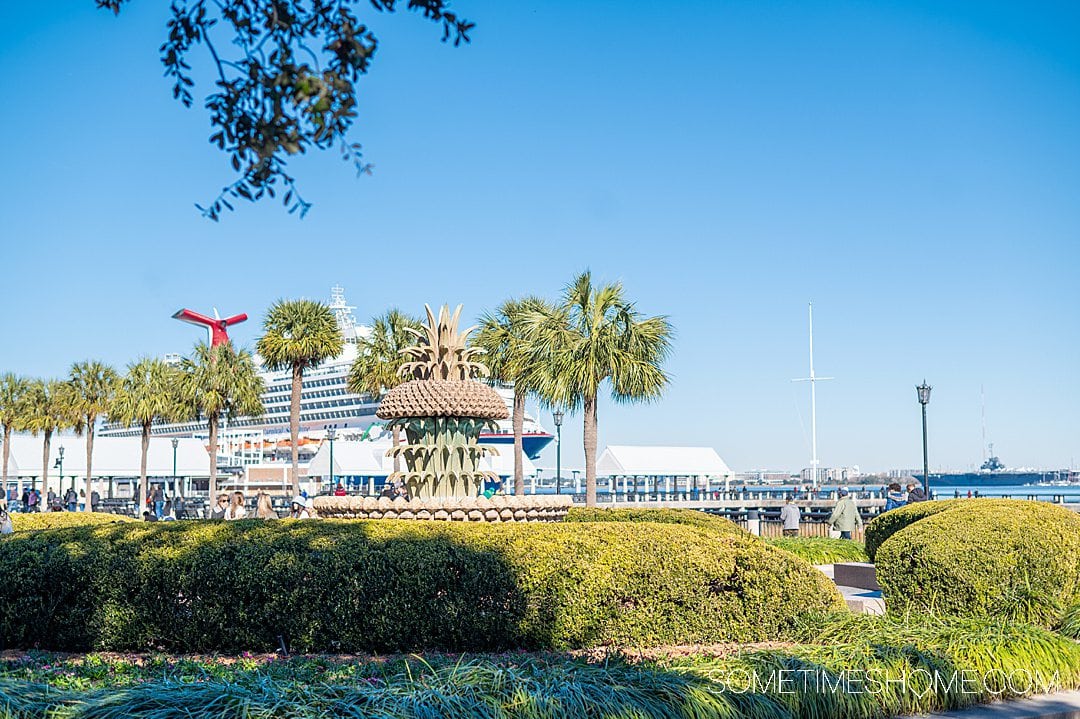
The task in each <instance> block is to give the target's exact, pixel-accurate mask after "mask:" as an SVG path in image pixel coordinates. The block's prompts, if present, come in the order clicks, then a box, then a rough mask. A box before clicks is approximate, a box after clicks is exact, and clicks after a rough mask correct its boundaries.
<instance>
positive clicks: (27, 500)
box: [21, 488, 31, 514]
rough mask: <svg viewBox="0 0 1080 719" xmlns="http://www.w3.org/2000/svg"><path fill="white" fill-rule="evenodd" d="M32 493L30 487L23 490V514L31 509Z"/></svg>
mask: <svg viewBox="0 0 1080 719" xmlns="http://www.w3.org/2000/svg"><path fill="white" fill-rule="evenodd" d="M30 494H31V493H30V490H29V488H27V489H24V490H23V493H22V502H21V504H22V511H23V514H26V513H27V512H29V511H30Z"/></svg>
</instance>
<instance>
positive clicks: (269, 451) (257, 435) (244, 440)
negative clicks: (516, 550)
mask: <svg viewBox="0 0 1080 719" xmlns="http://www.w3.org/2000/svg"><path fill="white" fill-rule="evenodd" d="M329 306H330V309H331V310H333V312H334V314H335V316H336V317H337V321H338V326H339V327H341V331H342V334H343V335H344V336H345V347H344V349H343V350H342V353H341V354H340V355H339V356H337V357H335V358H334V359H332V360H328V361H326V362H323V363H322V364H320V365H319V366H318V367H316V368H314V369H310V370H307V371H306V372H304V384H303V389H302V391H301V395H300V439H299V445H300V452H301V457H302V458H304V457H305V455H306V457H307V458H310V456H311V455H313V454H314V452H315V451H316V450H317V449H318V444H319V443H320V442H321V441H322V439H323V438H325V437H326V433H327V430H329V429H331V428H332V429H334V431H335V432H336V434H337V437H338V438H339V439H343V440H368V439H370V440H375V439H379V438H380V436H381V435H382V434H383V426H382V422H381V421H380V420H379V419H378V418H377V417H376V416H375V410H376V409H377V408H378V406H379V401H378V399H377V398H374V397H371V396H368V395H358V394H354V393H352V392H349V390H348V388H347V386H346V385H347V382H348V377H349V369H350V368H351V367H352V364H353V361H354V360H355V359H356V356H357V351H358V346H357V343H358V342H359V340H361V339H363V338H365V337H367V336H368V335H369V333H370V332H371V328H370V327H367V326H366V325H361V324H358V323H357V322H356V318H355V316H354V315H353V310H354V309H355V307H352V306H350V305H349V304H348V303H347V302H346V300H345V290H344V289H343V288H342V287H333V288H331V294H330V305H329ZM179 360H180V357H179V355H168V356H167V357H166V361H170V362H179ZM256 361H259V358H258V357H256ZM260 374H261V375H262V378H263V381H264V382H265V383H266V390H265V392H264V394H263V396H262V401H263V414H262V415H261V416H259V417H235V418H233V419H231V420H228V421H225V420H222V426H221V429H220V432H219V434H220V445H221V446H220V449H219V453H220V455H221V460H222V461H223V462H224V463H225V464H226V466H228V465H235V466H241V465H250V464H260V463H263V462H266V461H275V460H284V459H287V458H289V456H290V454H291V451H290V441H289V401H290V396H291V392H292V378H291V372H290V371H289V370H283V371H278V372H271V371H268V370H266V369H263V370H261V371H260ZM495 391H496V392H498V393H499V395H500V396H501V397H502V398H503V400H505V402H506V404H507V407H508V408H512V407H513V401H514V389H513V387H512V386H509V385H496V386H495ZM497 424H498V426H497V428H496V429H495V430H494V431H492V432H484V433H481V435H480V442H481V443H482V444H490V445H512V444H513V442H514V430H513V425H512V423H511V421H510V420H509V419H507V420H505V421H501V422H498V423H497ZM139 431H140V430H139V429H138V428H137V427H135V428H132V427H123V426H121V425H118V424H116V423H111V422H106V423H105V425H104V426H103V427H102V429H101V430H100V434H101V435H102V436H112V437H124V436H138V434H139ZM151 432H152V434H153V435H154V436H166V437H198V438H202V439H204V440H205V439H207V438H208V430H207V427H206V422H205V421H202V420H200V421H192V422H177V423H159V424H155V425H154V426H153V429H152V430H151ZM553 439H554V435H552V434H551V433H550V432H548V431H547V430H545V429H544V427H543V426H542V425H541V424H540V423H539V422H538V421H537V420H536V418H535V417H533V416H531V415H530V414H529V413H526V416H525V425H524V432H523V435H522V449H523V451H524V453H525V454H526V455H527V456H528V457H529V458H530V459H536V458H537V457H539V455H540V452H541V451H542V450H543V449H544V448H545V447H546V446H547V445H548V444H550V443H551V441H552V440H553Z"/></svg>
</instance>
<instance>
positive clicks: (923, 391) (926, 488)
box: [915, 380, 933, 499]
mask: <svg viewBox="0 0 1080 719" xmlns="http://www.w3.org/2000/svg"><path fill="white" fill-rule="evenodd" d="M932 389H933V387H931V386H930V385H928V384H926V380H923V382H922V384H921V385H919V386H918V387H916V388H915V391H916V392H918V393H919V404H921V405H922V471H923V475H922V476H923V492H925V493H926V498H927V499H930V462H929V461H927V454H926V405H928V404H930V390H932Z"/></svg>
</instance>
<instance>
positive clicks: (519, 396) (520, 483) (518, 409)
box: [514, 390, 525, 497]
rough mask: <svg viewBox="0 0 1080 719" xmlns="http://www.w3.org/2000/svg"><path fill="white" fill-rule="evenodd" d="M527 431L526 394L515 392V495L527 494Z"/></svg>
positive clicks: (519, 391)
mask: <svg viewBox="0 0 1080 719" xmlns="http://www.w3.org/2000/svg"><path fill="white" fill-rule="evenodd" d="M524 431H525V392H524V391H522V390H515V391H514V495H515V496H517V497H520V496H522V495H523V494H525V462H524V461H523V460H522V458H521V450H522V447H521V435H522V434H523V433H524Z"/></svg>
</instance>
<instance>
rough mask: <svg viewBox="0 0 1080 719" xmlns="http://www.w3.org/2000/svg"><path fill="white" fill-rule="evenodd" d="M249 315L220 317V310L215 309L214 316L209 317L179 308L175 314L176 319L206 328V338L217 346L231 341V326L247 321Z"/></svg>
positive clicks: (211, 344) (212, 344)
mask: <svg viewBox="0 0 1080 719" xmlns="http://www.w3.org/2000/svg"><path fill="white" fill-rule="evenodd" d="M247 318H248V316H247V315H246V314H244V313H240V314H238V315H233V316H232V317H225V318H222V317H218V312H217V310H216V309H215V310H214V316H213V317H207V316H206V315H202V314H199V313H198V312H195V311H193V310H186V309H185V310H177V311H176V313H175V314H173V319H174V320H180V321H181V322H187V323H188V324H189V325H197V326H199V327H205V328H206V338H207V339H208V340H209V341H210V346H211V347H217V346H218V345H220V344H224V343H225V342H228V341H229V327H231V326H232V325H238V324H240V323H241V322H243V321H245V320H246V319H247Z"/></svg>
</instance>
